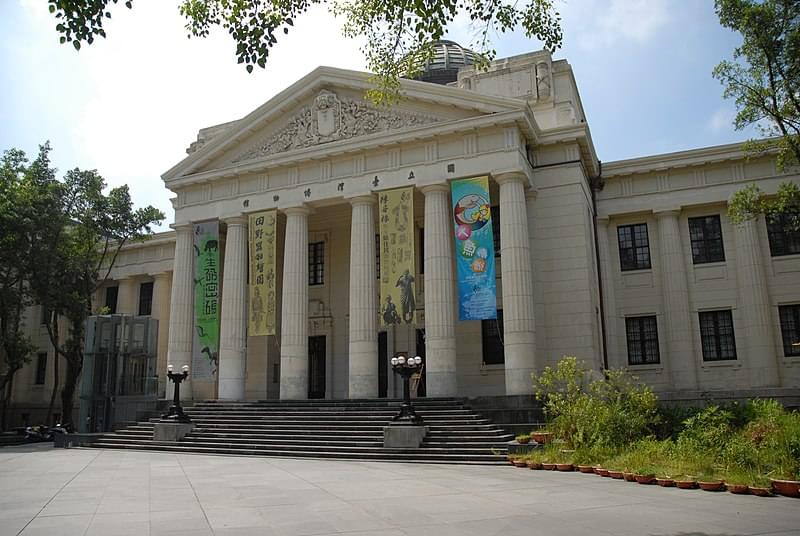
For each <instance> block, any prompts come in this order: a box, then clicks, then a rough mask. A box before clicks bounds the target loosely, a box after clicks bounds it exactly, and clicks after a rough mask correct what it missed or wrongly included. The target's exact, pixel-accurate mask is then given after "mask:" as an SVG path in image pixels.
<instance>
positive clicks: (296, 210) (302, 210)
mask: <svg viewBox="0 0 800 536" xmlns="http://www.w3.org/2000/svg"><path fill="white" fill-rule="evenodd" d="M281 212H283V213H284V214H286V215H287V216H291V215H293V214H299V215H303V216H308V215H309V214H312V213H313V212H314V210H313V209H312V208H311V207H307V206H305V205H300V206H297V207H286V208H282V209H281Z"/></svg>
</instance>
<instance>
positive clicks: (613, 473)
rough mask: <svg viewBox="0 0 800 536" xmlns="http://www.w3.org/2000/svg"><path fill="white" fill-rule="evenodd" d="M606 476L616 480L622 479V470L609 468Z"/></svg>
mask: <svg viewBox="0 0 800 536" xmlns="http://www.w3.org/2000/svg"><path fill="white" fill-rule="evenodd" d="M608 476H610V477H611V478H615V479H617V480H621V479H622V471H611V470H609V471H608Z"/></svg>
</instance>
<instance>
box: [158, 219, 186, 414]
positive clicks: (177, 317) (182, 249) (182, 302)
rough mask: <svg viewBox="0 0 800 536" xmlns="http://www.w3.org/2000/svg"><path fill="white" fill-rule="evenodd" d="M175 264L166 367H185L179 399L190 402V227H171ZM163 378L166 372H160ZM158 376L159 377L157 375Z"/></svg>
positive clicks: (168, 384)
mask: <svg viewBox="0 0 800 536" xmlns="http://www.w3.org/2000/svg"><path fill="white" fill-rule="evenodd" d="M174 229H175V232H176V238H175V261H174V265H173V271H172V300H171V301H170V309H169V342H168V343H167V347H168V349H167V364H172V366H173V367H175V371H176V372H180V370H181V368H182V367H183V366H184V365H189V367H190V369H189V378H188V379H187V380H186V381H184V382H183V383H182V384H181V399H182V400H191V399H192V382H191V379H192V376H191V366H192V340H193V335H194V242H193V238H194V237H193V236H192V224H191V223H187V224H183V225H175V226H174ZM161 372H162V373H163V374H164V376H166V374H167V371H166V370H164V371H161ZM159 375H160V374H159ZM173 388H174V385H173V384H172V383H171V382H167V389H166V391H167V393H166V394H167V399H171V398H172V392H173V391H172V390H173Z"/></svg>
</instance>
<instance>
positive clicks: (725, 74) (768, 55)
mask: <svg viewBox="0 0 800 536" xmlns="http://www.w3.org/2000/svg"><path fill="white" fill-rule="evenodd" d="M715 7H716V11H717V15H718V16H719V20H720V23H721V24H722V25H723V26H724V27H726V28H730V29H731V30H734V31H736V32H739V33H740V34H741V35H742V39H743V41H742V44H741V46H739V47H737V48H736V49H735V50H734V52H733V58H734V59H733V61H730V60H725V61H722V62H720V64H719V65H717V66H716V68H715V69H714V77H715V78H716V79H718V80H719V81H720V82H721V83H722V84H723V85H724V86H725V92H724V96H725V98H732V99H734V101H735V102H736V107H737V109H738V112H737V114H736V119H735V120H734V126H735V127H736V129H737V130H741V129H743V128H745V127H747V126H750V125H754V126H755V127H756V128H757V129H758V130H759V132H760V133H761V134H762V135H763V136H764V137H765V139H761V140H751V141H749V142H747V143H746V144H745V149H746V151H747V152H749V153H751V154H763V153H775V154H776V158H777V164H778V169H779V170H783V169H785V168H786V166H795V165H799V164H800V3H798V2H797V1H796V0H763V1H762V0H716V2H715ZM728 212H729V214H730V217H731V219H732V220H733V221H734V222H735V223H741V222H742V221H745V220H748V219H752V218H755V217H757V216H759V215H760V214H764V215H766V216H768V217H775V216H779V215H782V216H784V217H785V219H784V220H783V221H785V222H786V225H787V226H788V227H789V228H790V229H792V230H798V231H800V189H798V186H797V184H795V183H792V182H787V183H784V184H782V185H781V186H780V188H779V191H778V194H777V195H776V196H766V195H765V194H764V192H762V191H761V190H760V189H759V188H758V187H757V186H754V185H753V186H749V187H747V188H745V189H743V190H741V191H739V192H737V193H736V194H735V195H734V197H733V198H732V200H731V203H730V206H729V209H728Z"/></svg>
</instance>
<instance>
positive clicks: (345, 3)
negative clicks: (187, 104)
mask: <svg viewBox="0 0 800 536" xmlns="http://www.w3.org/2000/svg"><path fill="white" fill-rule="evenodd" d="M117 2H118V0H48V3H49V7H50V11H51V13H53V14H54V15H55V17H56V18H57V20H58V21H59V22H58V24H57V26H56V30H57V31H58V32H59V33H60V34H61V38H60V39H61V42H62V43H66V42H70V43H72V45H73V46H74V47H75V48H76V49H80V47H81V43H84V42H85V43H88V44H91V43H92V42H93V41H94V39H95V37H97V36H101V37H105V36H106V33H105V30H104V29H103V21H104V18H110V17H111V11H110V7H111V4H117ZM125 5H126V6H127V7H128V8H131V7H132V1H131V0H128V1H126V2H125ZM315 5H326V6H328V9H329V11H330V13H331V14H333V15H334V16H343V17H344V19H345V23H344V27H343V33H344V35H345V36H346V37H351V38H352V37H359V36H363V37H365V38H366V39H365V43H366V44H365V45H364V46H363V48H362V52H363V53H364V54H365V56H366V59H367V66H368V68H369V70H370V71H372V72H373V73H375V76H374V79H373V81H374V83H375V84H376V88H375V89H373V90H370V91H369V92H368V97H370V98H371V99H372V100H373V101H374V102H376V103H384V104H386V103H390V102H392V101H393V100H395V99H396V98H397V97H398V96H399V89H400V85H399V79H400V78H401V77H409V78H413V77H414V75H415V74H417V73H418V72H419V71H420V69H421V68H422V67H423V66H424V64H425V61H426V60H428V59H429V58H430V55H431V52H432V48H431V46H430V45H431V42H433V41H436V40H438V39H441V38H442V36H444V35H445V32H446V30H447V26H448V25H449V24H450V23H452V22H453V20H454V18H455V17H456V15H458V14H459V13H464V14H465V15H466V16H468V17H469V19H470V21H471V22H472V24H473V25H474V26H475V29H476V32H477V36H478V37H477V38H476V43H474V45H475V46H476V47H477V48H478V50H479V52H481V53H482V54H483V62H484V64H485V61H487V60H489V59H491V58H492V57H494V54H495V51H494V50H493V49H491V48H490V47H489V43H488V42H489V37H490V35H491V34H493V33H504V32H507V31H512V30H514V29H516V28H522V29H523V31H524V32H525V35H526V36H527V37H529V38H530V37H535V38H537V39H539V40H541V41H542V42H543V43H544V46H545V47H546V48H548V49H551V50H555V49H556V48H558V47H559V46H561V40H562V32H561V19H560V15H559V14H558V12H556V11H555V9H554V6H553V0H527V1H526V2H524V3H523V4H522V5H518V4H517V3H516V2H504V1H502V0H466V1H461V2H459V1H456V0H438V1H435V2H422V1H419V0H417V1H413V2H409V1H406V0H392V1H382V0H271V1H269V2H264V1H262V0H181V4H180V12H181V14H182V15H183V16H184V17H185V18H186V21H187V22H186V29H187V30H188V32H189V37H192V36H194V37H207V36H208V35H209V34H210V32H211V31H212V29H215V28H217V27H221V28H222V29H224V30H225V31H227V32H228V34H230V36H231V38H232V39H233V41H234V42H235V43H236V57H237V60H238V62H239V63H243V64H244V65H245V67H246V69H247V71H248V72H252V71H253V67H254V66H255V65H258V66H259V67H262V68H264V67H265V66H266V63H267V60H268V58H269V52H270V50H271V49H272V47H273V46H275V45H276V44H277V42H278V36H280V35H281V34H287V33H289V29H290V28H291V27H292V26H294V23H295V21H296V20H298V18H300V17H302V16H303V14H304V13H306V12H307V11H308V9H309V8H311V7H312V6H315Z"/></svg>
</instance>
